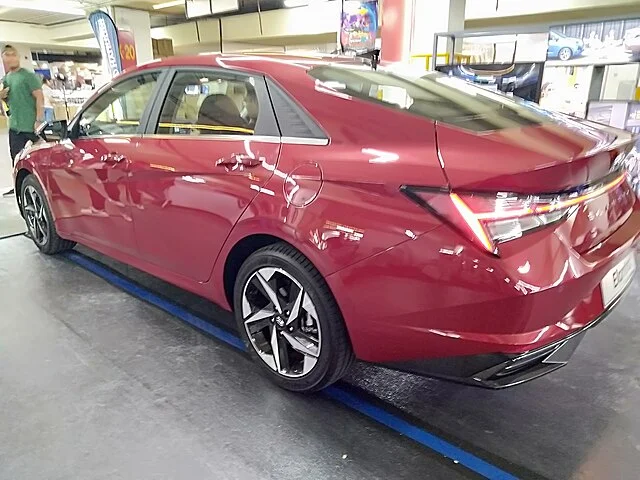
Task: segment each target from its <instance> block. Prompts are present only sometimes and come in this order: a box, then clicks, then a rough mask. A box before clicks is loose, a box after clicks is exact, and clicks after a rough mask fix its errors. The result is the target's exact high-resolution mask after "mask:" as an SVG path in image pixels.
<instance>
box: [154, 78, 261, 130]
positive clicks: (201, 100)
mask: <svg viewBox="0 0 640 480" xmlns="http://www.w3.org/2000/svg"><path fill="white" fill-rule="evenodd" d="M260 114H261V108H260V105H259V101H258V96H257V93H256V78H255V77H250V76H243V75H233V74H230V73H216V72H207V71H202V72H196V71H189V72H178V73H177V74H176V76H175V78H174V79H173V82H172V84H171V87H170V88H169V93H168V95H167V98H166V100H165V102H164V105H163V107H162V111H161V113H160V120H159V122H158V126H157V128H156V133H158V134H164V135H254V134H255V132H256V130H257V129H258V125H259V122H260Z"/></svg>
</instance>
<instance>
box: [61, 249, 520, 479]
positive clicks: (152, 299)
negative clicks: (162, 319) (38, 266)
mask: <svg viewBox="0 0 640 480" xmlns="http://www.w3.org/2000/svg"><path fill="white" fill-rule="evenodd" d="M65 257H66V258H68V259H69V260H71V261H72V262H74V263H76V264H78V265H80V266H81V267H82V268H84V269H86V270H88V271H90V272H91V273H94V274H95V275H97V276H99V277H101V278H102V279H104V280H106V281H107V282H109V283H111V284H113V285H115V286H117V287H119V288H121V289H122V290H125V291H126V292H128V293H131V294H132V295H134V296H136V297H138V298H140V299H141V300H144V301H146V302H148V303H150V304H152V305H154V306H156V307H158V308H159V309H161V310H164V311H165V312H167V313H169V314H171V315H173V316H175V317H178V318H180V319H181V320H183V321H185V322H186V323H188V324H190V325H192V326H194V327H195V328H197V329H199V330H201V331H203V332H205V333H208V334H209V335H213V336H214V337H216V338H218V339H219V340H222V341H223V342H225V343H227V344H228V345H231V346H232V347H235V348H237V349H239V350H243V351H244V350H246V348H245V345H244V342H243V341H242V340H241V339H240V338H238V337H237V336H236V335H234V334H232V333H230V332H228V331H226V330H224V329H222V328H219V327H216V326H215V325H212V324H211V323H209V322H207V321H206V320H204V319H202V318H200V317H198V316H197V315H194V314H192V313H191V312H189V311H187V310H186V309H184V308H182V307H180V306H179V305H176V304H175V303H173V302H170V301H169V300H166V299H164V298H162V297H160V296H158V295H155V294H154V293H152V292H150V291H149V290H147V289H145V288H143V287H141V286H139V285H137V284H135V283H134V282H131V281H129V280H127V279H126V278H124V277H122V276H121V275H119V274H117V273H114V272H113V271H111V270H109V269H108V268H105V267H103V266H102V265H100V264H99V263H98V262H96V261H94V260H91V259H89V258H88V257H85V256H84V255H80V254H78V253H74V252H69V253H66V254H65ZM322 393H323V394H324V395H326V396H327V397H329V398H331V399H333V400H335V401H337V402H340V403H342V404H343V405H345V406H347V407H349V408H351V409H352V410H355V411H357V412H359V413H361V414H363V415H365V416H367V417H369V418H370V419H372V420H374V421H376V422H377V423H380V424H382V425H384V426H386V427H388V428H390V429H391V430H394V431H395V432H397V433H400V434H402V435H404V436H406V437H408V438H411V439H412V440H414V441H416V442H417V443H419V444H421V445H423V446H425V447H427V448H429V449H430V450H433V451H434V452H437V453H439V454H441V455H443V456H445V457H447V458H449V459H451V460H452V461H454V462H455V463H458V464H460V465H464V466H465V467H466V468H468V469H469V470H471V471H473V472H475V473H477V474H479V475H482V476H483V477H485V478H488V479H491V480H517V477H515V476H513V475H512V474H510V473H508V472H505V471H504V470H502V469H500V468H498V467H496V466H494V465H492V464H490V463H488V462H485V461H484V460H482V459H480V458H478V457H476V456H475V455H473V454H471V453H469V452H466V451H465V450H463V449H461V448H459V447H456V446H455V445H453V444H451V443H449V442H447V441H446V440H443V439H441V438H440V437H438V436H436V435H433V434H431V433H429V432H427V431H426V430H424V429H422V428H420V427H418V426H416V425H413V424H411V423H409V422H407V421H406V420H403V419H402V418H401V417H399V416H397V415H394V414H392V413H390V412H387V411H386V410H384V409H382V408H380V407H378V406H376V405H374V404H372V403H371V402H369V401H368V400H366V399H365V398H362V397H361V396H358V395H354V394H352V393H349V392H347V391H346V390H344V389H342V388H340V387H339V386H336V385H334V386H331V387H328V388H326V389H324V390H323V391H322Z"/></svg>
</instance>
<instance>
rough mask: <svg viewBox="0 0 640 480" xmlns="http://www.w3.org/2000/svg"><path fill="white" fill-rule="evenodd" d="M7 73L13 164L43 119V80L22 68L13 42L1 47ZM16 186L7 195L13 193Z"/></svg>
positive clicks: (0, 94)
mask: <svg viewBox="0 0 640 480" xmlns="http://www.w3.org/2000/svg"><path fill="white" fill-rule="evenodd" d="M2 61H3V62H4V65H5V68H6V69H7V75H6V76H5V77H4V78H3V79H2V82H1V83H2V85H1V89H0V98H1V99H2V100H5V101H6V102H7V105H8V106H9V150H10V151H11V161H12V165H13V163H15V159H16V157H17V156H18V154H19V153H20V151H21V150H22V149H23V148H24V147H25V145H26V144H27V142H28V141H32V142H35V141H36V140H37V136H36V134H35V131H36V130H37V129H38V127H39V126H40V125H41V124H42V123H43V122H44V96H43V95H42V82H41V81H40V80H39V79H38V77H37V76H36V74H35V73H33V72H30V71H29V70H25V69H24V68H20V56H19V55H18V51H17V50H16V49H15V48H14V47H12V46H11V45H7V46H5V47H4V48H3V49H2ZM14 193H15V192H14V191H13V189H12V190H11V191H9V192H7V193H5V194H4V195H5V196H8V195H13V194H14Z"/></svg>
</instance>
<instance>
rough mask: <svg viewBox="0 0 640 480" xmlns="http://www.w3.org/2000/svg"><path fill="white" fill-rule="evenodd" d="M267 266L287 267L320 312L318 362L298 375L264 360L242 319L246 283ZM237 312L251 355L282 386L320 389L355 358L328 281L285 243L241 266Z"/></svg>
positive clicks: (265, 251)
mask: <svg viewBox="0 0 640 480" xmlns="http://www.w3.org/2000/svg"><path fill="white" fill-rule="evenodd" d="M268 267H272V268H277V269H281V270H284V271H285V272H286V273H287V275H289V276H291V277H293V278H294V279H295V280H296V281H297V282H298V283H299V284H300V285H301V286H302V288H303V289H304V292H305V293H306V294H308V295H309V298H310V300H311V302H312V303H313V304H314V306H315V310H316V312H317V316H318V323H319V326H320V329H321V332H322V336H321V340H320V345H321V346H320V348H319V355H318V357H317V363H316V364H315V366H314V367H313V369H312V370H311V371H310V372H308V373H306V374H304V375H303V376H300V377H297V378H290V377H288V376H285V375H282V374H280V373H278V372H276V371H275V370H273V369H272V368H271V367H269V366H268V365H267V363H265V361H263V360H262V358H261V357H260V356H259V355H258V353H257V352H256V349H255V348H254V346H253V343H252V342H251V340H250V339H249V335H248V333H247V330H246V329H245V325H244V321H243V318H242V317H243V315H242V311H243V310H242V299H243V295H244V292H245V287H246V286H247V283H248V282H250V280H251V278H252V276H253V275H254V274H255V273H256V272H258V271H259V270H260V269H262V268H268ZM234 312H235V318H236V322H237V325H238V330H239V332H240V335H241V337H242V339H243V341H244V343H245V345H246V346H247V349H248V351H249V352H250V355H251V357H252V358H253V359H254V360H255V361H256V362H257V363H258V364H259V365H260V366H261V368H262V369H263V371H264V372H265V374H266V376H267V377H268V378H270V379H271V380H272V381H273V382H275V383H276V384H277V385H279V386H280V387H282V388H285V389H287V390H291V391H294V392H313V391H317V390H321V389H323V388H325V387H327V386H329V385H331V384H332V383H334V382H336V381H338V380H339V379H340V378H341V377H343V376H344V375H345V374H346V372H347V370H348V369H349V367H350V366H351V364H352V363H353V361H354V355H353V350H352V348H351V342H350V341H349V336H348V334H347V330H346V327H345V324H344V320H343V318H342V314H341V313H340V309H339V308H338V305H337V303H336V301H335V299H334V297H333V295H332V293H331V291H330V290H329V287H328V285H327V283H326V282H325V280H324V278H323V277H322V275H321V274H320V272H318V270H316V268H315V267H314V266H313V265H312V264H311V262H310V261H309V260H308V259H307V258H306V257H305V256H304V255H302V254H301V253H300V252H298V251H297V250H295V249H294V248H293V247H291V246H289V245H287V244H285V243H277V244H274V245H270V246H267V247H265V248H262V249H260V250H258V251H256V252H255V253H253V254H252V255H251V256H250V257H249V258H248V259H247V260H246V261H245V263H244V264H243V265H242V267H241V268H240V271H239V272H238V276H237V278H236V282H235V287H234ZM273 328H275V326H274V327H273Z"/></svg>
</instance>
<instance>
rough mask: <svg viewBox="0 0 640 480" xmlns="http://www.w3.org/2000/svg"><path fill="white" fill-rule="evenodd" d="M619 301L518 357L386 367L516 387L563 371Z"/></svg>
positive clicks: (478, 384) (476, 383)
mask: <svg viewBox="0 0 640 480" xmlns="http://www.w3.org/2000/svg"><path fill="white" fill-rule="evenodd" d="M620 298H622V297H619V298H618V299H617V300H616V301H615V302H614V303H613V304H612V305H611V306H610V307H609V308H608V309H607V310H605V311H604V312H603V313H602V314H601V315H600V316H599V317H598V318H596V319H595V320H594V321H593V322H591V323H590V324H589V325H587V326H586V327H584V328H583V329H581V330H578V331H576V332H573V333H572V334H570V335H568V336H567V337H565V338H563V339H561V340H558V341H555V342H553V343H551V344H549V345H545V346H544V347H541V348H537V349H535V350H531V351H529V352H525V353H522V354H520V355H505V354H489V355H472V356H466V357H449V358H445V359H433V360H421V361H415V362H398V363H391V364H387V365H386V366H387V367H389V368H393V369H395V370H402V371H405V372H409V373H415V374H418V375H424V376H429V377H435V378H441V379H443V380H450V381H454V382H457V383H464V384H466V385H472V386H476V387H484V388H489V389H495V390H497V389H501V388H507V387H513V386H515V385H520V384H521V383H525V382H528V381H530V380H534V379H536V378H538V377H541V376H543V375H546V374H547V373H551V372H553V371H554V370H557V369H559V368H561V367H564V366H565V365H566V364H567V363H568V362H569V359H570V358H571V356H572V355H573V352H574V351H575V350H576V348H578V345H580V342H582V339H583V338H584V336H585V334H586V332H587V330H590V329H591V328H593V327H595V326H596V325H598V324H599V323H600V322H601V321H603V320H604V319H605V318H607V317H608V316H609V314H610V313H611V312H612V311H613V309H614V308H615V306H616V305H617V303H618V302H619V301H620Z"/></svg>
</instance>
